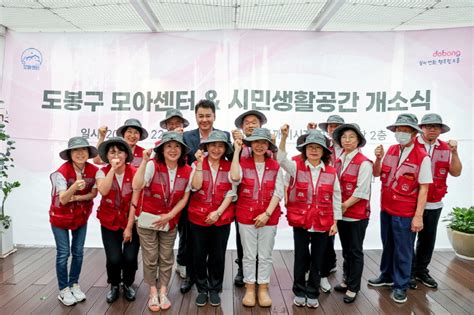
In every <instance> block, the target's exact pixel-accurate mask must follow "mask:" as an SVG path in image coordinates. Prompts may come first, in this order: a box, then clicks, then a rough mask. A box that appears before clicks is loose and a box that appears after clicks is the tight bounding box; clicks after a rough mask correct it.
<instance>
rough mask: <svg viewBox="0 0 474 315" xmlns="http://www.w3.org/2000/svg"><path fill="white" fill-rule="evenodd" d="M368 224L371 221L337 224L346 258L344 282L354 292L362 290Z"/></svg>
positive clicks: (343, 255) (343, 253) (341, 222)
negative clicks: (364, 245)
mask: <svg viewBox="0 0 474 315" xmlns="http://www.w3.org/2000/svg"><path fill="white" fill-rule="evenodd" d="M368 224H369V219H365V220H360V221H354V222H349V221H342V220H339V221H338V222H337V229H338V231H339V238H340V239H341V245H342V257H344V263H343V271H344V277H345V278H344V282H345V283H346V284H347V288H348V289H349V290H350V291H352V292H359V290H360V280H361V278H362V271H363V270H364V251H363V244H364V238H365V231H366V229H367V225H368Z"/></svg>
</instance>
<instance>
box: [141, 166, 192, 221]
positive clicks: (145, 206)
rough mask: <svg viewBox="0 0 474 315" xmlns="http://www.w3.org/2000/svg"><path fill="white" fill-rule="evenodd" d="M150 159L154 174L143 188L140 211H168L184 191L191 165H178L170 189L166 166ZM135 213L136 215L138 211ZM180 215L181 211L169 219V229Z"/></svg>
mask: <svg viewBox="0 0 474 315" xmlns="http://www.w3.org/2000/svg"><path fill="white" fill-rule="evenodd" d="M151 161H152V162H153V164H154V165H155V174H153V178H152V179H151V182H150V185H149V186H148V187H146V186H145V187H144V188H143V197H142V209H141V211H145V212H148V213H151V214H164V213H169V212H170V211H171V210H173V208H174V206H175V205H176V204H177V203H178V201H180V200H181V199H182V198H183V196H184V193H185V192H186V187H187V186H188V182H189V176H190V175H191V166H189V165H184V166H179V167H178V170H177V172H176V178H175V180H174V187H173V190H172V191H170V181H169V175H168V168H167V167H166V165H165V164H163V163H158V162H157V161H156V160H155V159H153V160H151ZM136 215H137V216H138V215H139V213H137V214H136ZM180 216H181V212H179V213H178V214H177V215H176V216H175V217H174V218H173V219H171V220H170V221H169V224H170V230H172V229H174V227H175V226H176V224H177V223H178V221H179V217H180Z"/></svg>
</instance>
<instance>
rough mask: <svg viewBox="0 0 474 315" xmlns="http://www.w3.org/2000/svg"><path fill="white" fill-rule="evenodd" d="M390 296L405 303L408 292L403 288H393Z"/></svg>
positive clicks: (398, 301)
mask: <svg viewBox="0 0 474 315" xmlns="http://www.w3.org/2000/svg"><path fill="white" fill-rule="evenodd" d="M390 297H391V298H392V300H394V301H395V302H397V303H405V302H406V301H407V292H406V291H405V290H402V289H393V291H392V294H391V295H390Z"/></svg>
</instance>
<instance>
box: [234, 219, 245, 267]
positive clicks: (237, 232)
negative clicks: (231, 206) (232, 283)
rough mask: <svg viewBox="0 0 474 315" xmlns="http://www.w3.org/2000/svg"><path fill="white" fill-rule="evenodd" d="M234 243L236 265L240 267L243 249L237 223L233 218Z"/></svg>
mask: <svg viewBox="0 0 474 315" xmlns="http://www.w3.org/2000/svg"><path fill="white" fill-rule="evenodd" d="M235 236H236V237H235V243H236V244H237V265H239V269H242V258H243V257H244V249H243V248H242V241H241V240H240V232H239V223H238V222H237V220H235ZM242 270H243V269H242Z"/></svg>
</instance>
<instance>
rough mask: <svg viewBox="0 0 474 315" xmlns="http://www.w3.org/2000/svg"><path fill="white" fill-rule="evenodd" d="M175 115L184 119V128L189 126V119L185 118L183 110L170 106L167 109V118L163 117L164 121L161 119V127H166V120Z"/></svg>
mask: <svg viewBox="0 0 474 315" xmlns="http://www.w3.org/2000/svg"><path fill="white" fill-rule="evenodd" d="M173 117H179V118H181V119H182V120H183V127H184V128H186V127H187V126H189V121H188V120H187V119H186V118H184V116H183V114H182V113H181V111H180V110H179V109H176V108H170V109H168V110H167V111H166V118H165V119H163V120H162V121H160V127H161V128H163V129H166V122H167V121H168V119H171V118H173Z"/></svg>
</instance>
